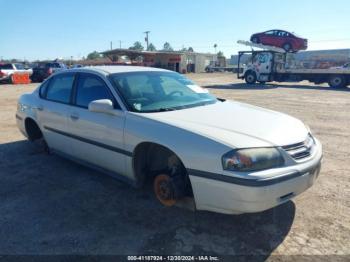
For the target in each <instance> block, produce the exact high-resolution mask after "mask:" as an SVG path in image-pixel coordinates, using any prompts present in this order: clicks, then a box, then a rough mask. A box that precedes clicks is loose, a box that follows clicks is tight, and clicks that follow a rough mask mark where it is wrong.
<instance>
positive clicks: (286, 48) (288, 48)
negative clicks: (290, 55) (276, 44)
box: [283, 43, 293, 52]
mask: <svg viewBox="0 0 350 262" xmlns="http://www.w3.org/2000/svg"><path fill="white" fill-rule="evenodd" d="M283 49H284V50H285V51H286V52H291V51H293V50H292V45H291V44H290V43H285V44H284V45H283Z"/></svg>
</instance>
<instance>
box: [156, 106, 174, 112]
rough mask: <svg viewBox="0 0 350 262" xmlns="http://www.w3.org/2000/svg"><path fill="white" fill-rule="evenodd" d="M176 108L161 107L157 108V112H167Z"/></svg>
mask: <svg viewBox="0 0 350 262" xmlns="http://www.w3.org/2000/svg"><path fill="white" fill-rule="evenodd" d="M174 110H176V108H173V107H161V108H159V109H158V110H155V111H156V112H166V111H174Z"/></svg>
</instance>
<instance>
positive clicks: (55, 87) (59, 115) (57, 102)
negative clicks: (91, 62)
mask: <svg viewBox="0 0 350 262" xmlns="http://www.w3.org/2000/svg"><path fill="white" fill-rule="evenodd" d="M74 81H75V74H74V73H65V74H59V75H56V76H54V77H52V78H51V79H50V80H49V81H46V82H45V83H44V84H43V85H42V86H41V88H40V97H41V100H40V103H39V104H38V108H37V117H38V120H39V123H40V125H41V130H43V134H44V137H45V140H46V142H47V143H48V145H49V147H50V148H52V149H54V150H57V151H59V152H62V153H65V154H70V153H71V146H70V144H69V138H68V137H67V135H65V133H66V132H67V131H66V130H67V115H68V112H69V109H70V107H71V101H72V87H73V83H74Z"/></svg>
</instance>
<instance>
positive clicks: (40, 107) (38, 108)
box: [32, 106, 44, 111]
mask: <svg viewBox="0 0 350 262" xmlns="http://www.w3.org/2000/svg"><path fill="white" fill-rule="evenodd" d="M32 109H36V110H39V111H43V110H44V108H43V106H34V107H32Z"/></svg>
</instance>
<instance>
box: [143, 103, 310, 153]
mask: <svg viewBox="0 0 350 262" xmlns="http://www.w3.org/2000/svg"><path fill="white" fill-rule="evenodd" d="M142 115H143V116H144V117H146V118H150V119H153V120H156V121H160V122H163V123H166V124H169V125H172V126H176V127H179V128H182V129H185V130H187V131H190V132H193V133H197V134H200V135H202V136H206V137H208V138H210V139H213V140H216V141H217V142H221V143H223V144H226V145H228V146H230V147H236V148H242V147H261V146H283V145H289V144H294V143H298V142H302V141H304V140H305V139H306V136H307V134H308V132H309V130H308V128H306V126H305V125H304V124H303V123H302V122H301V121H300V120H298V119H296V118H294V117H291V116H288V115H286V114H282V113H279V112H275V111H272V110H268V109H264V108H260V107H256V106H252V105H249V104H244V103H239V102H233V101H225V102H217V103H215V104H211V105H206V106H199V107H194V108H188V109H183V110H176V111H169V112H159V113H145V114H142Z"/></svg>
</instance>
